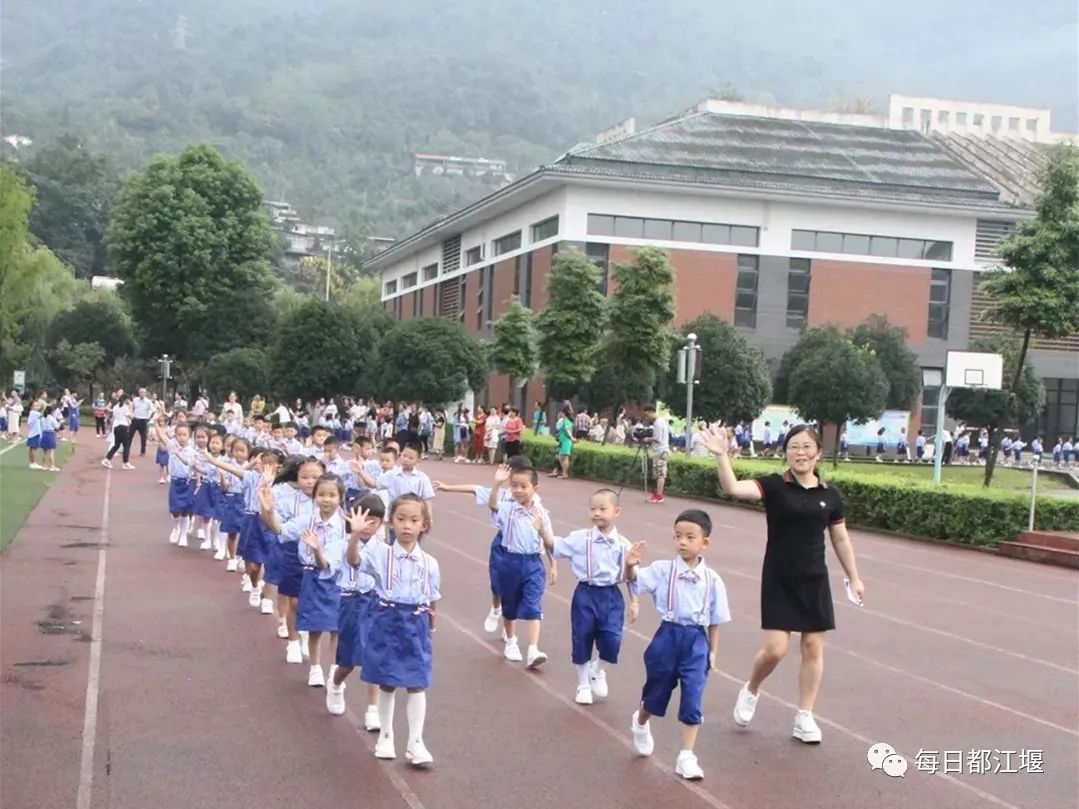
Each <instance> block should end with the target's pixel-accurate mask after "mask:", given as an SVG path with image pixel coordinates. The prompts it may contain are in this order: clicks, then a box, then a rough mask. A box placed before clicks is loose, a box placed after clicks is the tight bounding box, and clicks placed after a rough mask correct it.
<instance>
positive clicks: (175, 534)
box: [169, 525, 180, 545]
mask: <svg viewBox="0 0 1079 809" xmlns="http://www.w3.org/2000/svg"><path fill="white" fill-rule="evenodd" d="M179 541H180V526H178V525H177V526H176V527H175V528H173V529H172V533H171V534H169V544H170V545H175V544H176V543H177V542H179Z"/></svg>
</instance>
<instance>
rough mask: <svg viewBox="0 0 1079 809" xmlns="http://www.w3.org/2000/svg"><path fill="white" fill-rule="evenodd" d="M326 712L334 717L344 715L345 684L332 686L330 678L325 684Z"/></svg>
mask: <svg viewBox="0 0 1079 809" xmlns="http://www.w3.org/2000/svg"><path fill="white" fill-rule="evenodd" d="M326 710H327V711H329V712H330V713H331V714H333V715H334V716H342V715H343V714H344V713H345V684H344V683H341V685H334V684H333V678H332V677H331V678H330V681H329V682H328V683H326Z"/></svg>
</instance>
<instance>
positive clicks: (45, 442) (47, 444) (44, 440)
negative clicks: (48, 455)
mask: <svg viewBox="0 0 1079 809" xmlns="http://www.w3.org/2000/svg"><path fill="white" fill-rule="evenodd" d="M41 448H42V449H56V433H54V432H53V431H52V430H46V431H45V432H43V433H42V434H41Z"/></svg>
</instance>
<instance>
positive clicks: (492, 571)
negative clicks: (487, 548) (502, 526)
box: [487, 531, 506, 596]
mask: <svg viewBox="0 0 1079 809" xmlns="http://www.w3.org/2000/svg"><path fill="white" fill-rule="evenodd" d="M505 556H506V549H505V548H504V547H503V546H502V532H501V531H499V532H498V533H497V534H495V538H494V539H492V540H491V552H490V553H489V554H488V556H487V578H488V579H490V582H491V595H494V596H497V595H498V594H499V589H498V568H499V566H500V565H501V564H502V560H503V559H504V558H505Z"/></svg>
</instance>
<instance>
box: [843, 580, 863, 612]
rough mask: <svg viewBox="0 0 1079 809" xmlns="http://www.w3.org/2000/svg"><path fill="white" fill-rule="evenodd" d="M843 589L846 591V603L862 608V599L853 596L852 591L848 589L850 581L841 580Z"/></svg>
mask: <svg viewBox="0 0 1079 809" xmlns="http://www.w3.org/2000/svg"><path fill="white" fill-rule="evenodd" d="M843 589H845V590H846V591H847V601H849V602H850V603H851V604H857V605H858V606H859V607H861V606H862V599H860V598H858V596H856V595H854V591H853V590H851V589H850V579H843Z"/></svg>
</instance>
